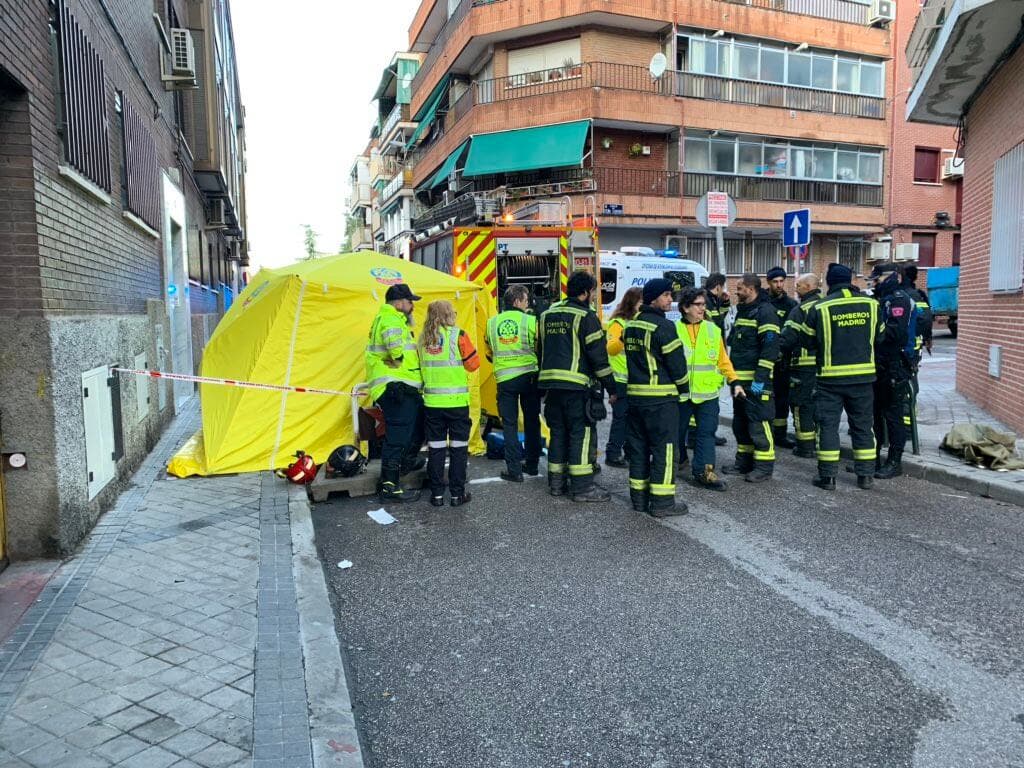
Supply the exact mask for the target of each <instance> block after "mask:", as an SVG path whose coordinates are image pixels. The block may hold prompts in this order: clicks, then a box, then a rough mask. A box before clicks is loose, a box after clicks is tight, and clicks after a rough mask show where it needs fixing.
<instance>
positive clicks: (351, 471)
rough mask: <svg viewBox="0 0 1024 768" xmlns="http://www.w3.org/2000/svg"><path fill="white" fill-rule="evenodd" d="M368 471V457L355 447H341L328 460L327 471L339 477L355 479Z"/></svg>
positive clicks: (332, 452)
mask: <svg viewBox="0 0 1024 768" xmlns="http://www.w3.org/2000/svg"><path fill="white" fill-rule="evenodd" d="M365 469H366V457H365V456H363V454H362V453H361V452H360V450H359V449H358V448H356V447H355V446H354V445H339V446H338V447H337V448H335V449H334V450H333V451H331V456H330V458H328V459H327V471H328V472H330V473H331V474H332V475H334V476H336V477H338V476H340V477H355V476H356V475H358V474H359V473H360V472H362V471H364V470H365Z"/></svg>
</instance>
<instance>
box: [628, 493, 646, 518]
mask: <svg viewBox="0 0 1024 768" xmlns="http://www.w3.org/2000/svg"><path fill="white" fill-rule="evenodd" d="M629 501H630V503H631V504H632V505H633V509H634V510H636V511H637V512H643V513H645V514H646V513H647V510H648V509H650V506H651V500H650V497H649V496H648V495H647V491H638V490H636V489H634V488H630V489H629Z"/></svg>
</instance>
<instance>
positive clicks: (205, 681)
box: [0, 403, 362, 768]
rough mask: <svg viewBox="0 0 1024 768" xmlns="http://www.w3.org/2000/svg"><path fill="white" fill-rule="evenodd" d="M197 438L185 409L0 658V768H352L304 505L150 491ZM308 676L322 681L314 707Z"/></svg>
mask: <svg viewBox="0 0 1024 768" xmlns="http://www.w3.org/2000/svg"><path fill="white" fill-rule="evenodd" d="M198 424H199V413H198V407H197V405H196V404H195V403H192V404H190V405H189V406H188V407H187V408H186V409H185V411H184V412H183V413H182V414H181V415H179V417H178V418H177V419H176V420H175V422H174V423H173V425H172V426H171V427H170V428H169V429H168V431H167V432H166V433H165V435H164V436H163V438H162V439H161V440H160V442H159V443H158V445H157V446H156V448H155V449H154V450H153V452H152V454H151V455H150V456H149V458H148V459H147V460H146V461H145V462H144V463H143V465H142V467H141V468H140V469H139V471H138V472H137V473H136V475H135V477H134V478H133V484H132V486H131V488H130V489H129V490H128V491H126V492H125V493H124V494H122V496H121V497H120V498H119V499H118V502H117V504H116V505H115V507H114V508H113V509H112V510H111V511H110V512H108V513H106V514H105V515H103V517H101V519H100V521H99V522H98V524H97V525H96V527H95V529H94V531H93V533H92V535H91V536H90V537H89V538H88V540H87V542H86V543H85V545H84V546H83V548H82V550H81V552H80V553H79V554H77V555H76V556H75V557H74V558H72V559H71V560H69V561H67V562H66V563H64V564H63V565H62V566H61V567H60V568H59V569H58V570H57V571H56V573H55V575H54V578H53V579H52V580H51V581H50V583H49V584H48V585H47V586H46V587H45V588H44V589H43V591H42V592H41V593H40V596H39V598H38V600H37V602H36V603H35V604H34V605H33V606H31V607H30V608H29V610H28V611H26V613H25V615H24V616H23V617H22V620H21V622H20V623H19V625H18V626H17V627H16V628H15V629H14V631H13V633H12V634H11V635H10V637H9V638H8V640H7V641H6V642H5V643H4V644H3V645H2V646H0V765H2V766H4V768H22V767H23V766H31V767H32V768H49V766H58V765H59V766H61V768H67V767H69V766H74V768H91V767H92V766H99V767H103V766H111V765H119V766H136V765H137V766H145V768H162V767H163V766H175V768H189V767H190V766H200V767H201V768H220V767H226V766H232V767H234V766H246V767H247V768H248V766H255V767H256V768H262V767H264V766H275V768H276V767H278V766H282V767H283V766H288V767H289V768H301V767H302V766H310V767H312V766H313V765H320V764H326V763H327V762H328V761H330V762H331V764H335V765H337V764H341V765H343V766H346V767H347V768H358V767H359V766H361V765H362V762H361V759H360V755H359V751H358V746H355V747H354V751H353V745H358V740H357V737H356V736H355V730H354V720H353V719H352V715H351V707H350V706H349V705H348V692H347V688H346V682H345V676H344V670H343V669H342V665H341V661H340V655H339V653H338V649H337V643H336V640H334V629H333V621H332V617H333V614H332V613H331V609H330V605H329V603H328V600H327V593H326V588H325V586H324V583H323V573H322V571H321V570H320V567H319V563H318V562H316V560H315V558H316V555H315V550H314V549H313V548H312V526H311V525H310V524H309V515H308V506H304V502H305V498H304V494H303V493H302V491H301V489H298V488H295V489H294V490H295V491H297V492H298V494H297V495H296V494H293V495H292V497H291V500H290V499H289V488H288V486H287V484H286V483H284V482H283V481H280V480H278V479H277V478H275V477H274V476H273V475H272V474H271V473H262V474H249V475H239V476H230V477H214V478H195V479H191V480H188V481H181V480H176V479H171V478H167V477H165V474H164V467H165V466H166V462H167V460H168V459H169V457H170V456H171V455H173V452H174V451H175V450H177V448H178V447H179V446H180V445H181V444H182V443H183V442H184V441H185V440H186V439H187V438H188V437H189V436H190V435H191V434H192V433H193V432H194V431H195V429H196V428H197V426H198ZM297 500H301V503H297ZM290 506H291V507H293V508H295V509H297V510H299V511H300V512H302V510H303V509H304V510H305V517H304V518H301V519H300V523H301V525H300V527H299V532H298V534H294V533H293V530H292V521H291V516H290V514H289V507H290ZM303 526H305V527H303ZM293 535H294V536H295V542H296V545H297V547H299V548H304V552H299V551H297V552H296V555H295V563H296V567H298V563H299V559H300V557H306V558H307V559H308V557H309V556H310V555H309V553H310V552H312V558H313V561H314V563H315V565H316V570H315V576H316V577H317V578H318V579H319V586H318V585H317V583H316V578H313V577H312V576H311V574H310V566H309V563H308V562H306V563H305V564H304V566H303V567H304V570H303V572H302V574H301V578H300V580H299V582H300V583H299V584H298V585H297V584H296V578H295V576H294V574H293V554H292V544H293ZM297 586H298V590H297ZM300 604H301V606H302V610H303V611H307V610H308V611H309V612H310V616H311V617H313V619H312V620H311V619H309V618H307V617H300V615H299V606H300ZM324 621H326V622H327V626H326V628H324V627H323V626H320V624H319V623H320V622H324ZM309 633H312V634H311V635H310V636H309V637H307V634H309ZM325 635H329V636H330V638H331V640H334V645H333V647H332V646H331V645H330V643H327V644H325V643H324V636H325ZM304 650H305V652H306V654H308V655H307V656H304ZM313 662H315V664H314V663H313ZM307 667H308V668H310V669H316V670H317V675H320V676H323V675H324V671H325V670H326V671H327V672H328V676H329V677H330V678H331V679H330V681H328V682H325V681H323V680H317V681H316V682H315V683H312V684H309V686H310V693H311V694H312V693H315V694H316V695H317V696H320V697H321V698H322V700H321V701H318V702H314V703H313V704H308V703H307V698H308V697H307V684H308V683H307V679H306V675H305V669H306V668H307ZM337 706H344V710H343V711H342V710H338V711H337V712H335V711H334V708H335V707H337ZM311 708H312V710H313V712H314V715H315V716H314V723H313V733H314V736H315V737H316V738H317V743H316V745H313V744H311V742H310V737H311V725H310V709H311ZM346 729H348V730H346ZM321 734H322V735H323V738H320V736H321ZM337 744H342V745H343V746H344V750H343V752H342V758H343V760H344V762H339V761H338V760H337V759H336V758H337V755H338V753H337V752H336V751H335V750H336V749H337ZM332 745H334V746H332Z"/></svg>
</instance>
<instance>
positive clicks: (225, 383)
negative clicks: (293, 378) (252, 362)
mask: <svg viewBox="0 0 1024 768" xmlns="http://www.w3.org/2000/svg"><path fill="white" fill-rule="evenodd" d="M110 370H111V371H114V372H116V373H126V374H128V375H130V376H148V377H149V378H151V379H170V380H171V381H193V382H199V383H200V384H217V385H220V386H222V387H244V388H246V389H267V390H270V391H272V392H302V393H305V394H308V395H344V396H346V397H351V396H353V395H365V394H367V393H366V392H365V391H358V392H342V391H340V390H337V389H317V388H316V387H289V386H285V385H283V384H260V383H258V382H255V381H236V380H234V379H216V378H213V377H212V376H189V375H187V374H184V373H168V372H166V371H144V370H138V369H135V368H111V369H110Z"/></svg>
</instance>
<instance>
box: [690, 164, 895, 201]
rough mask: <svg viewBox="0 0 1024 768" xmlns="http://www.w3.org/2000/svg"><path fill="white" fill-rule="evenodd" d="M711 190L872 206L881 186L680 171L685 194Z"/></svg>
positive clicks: (760, 197)
mask: <svg viewBox="0 0 1024 768" xmlns="http://www.w3.org/2000/svg"><path fill="white" fill-rule="evenodd" d="M712 191H716V192H726V193H728V194H729V195H730V196H731V197H733V198H735V199H736V200H763V201H766V202H797V203H832V204H834V205H860V206H873V207H878V206H881V205H882V186H881V185H876V184H849V183H844V182H840V181H814V180H812V179H787V178H780V177H777V176H771V177H766V176H725V175H719V174H713V173H690V172H687V173H684V174H683V195H684V196H686V197H700V196H702V195H704V194H705V193H707V192H712Z"/></svg>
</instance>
